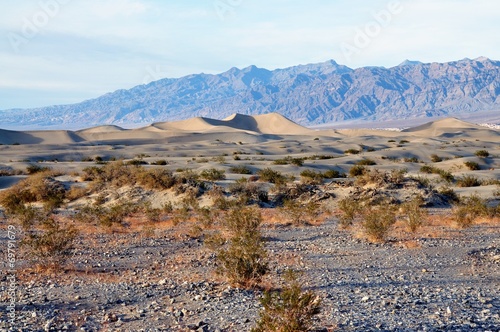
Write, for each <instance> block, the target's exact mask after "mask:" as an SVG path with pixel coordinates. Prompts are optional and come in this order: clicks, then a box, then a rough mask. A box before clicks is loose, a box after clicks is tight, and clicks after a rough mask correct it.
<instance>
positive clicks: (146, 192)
mask: <svg viewBox="0 0 500 332" xmlns="http://www.w3.org/2000/svg"><path fill="white" fill-rule="evenodd" d="M0 143H1V144H2V145H0V194H1V193H2V192H7V191H8V190H10V188H13V187H15V186H16V184H17V185H19V184H22V183H24V182H23V181H25V180H26V179H29V178H31V177H32V176H34V175H29V174H28V173H29V172H28V171H27V170H28V169H29V168H30V167H33V166H34V165H35V166H36V167H38V168H48V169H50V171H51V172H53V176H52V177H51V180H50V181H52V182H51V183H57V184H60V185H62V186H63V187H64V188H65V190H68V191H69V190H71V188H73V189H75V188H80V190H81V192H82V194H81V195H79V196H78V197H75V198H74V199H67V198H66V199H65V201H64V204H63V205H62V206H60V207H58V208H57V209H55V210H53V211H52V212H53V214H54V216H53V217H54V219H55V220H57V221H58V222H61V223H64V224H71V225H73V226H74V227H75V228H77V229H78V237H77V238H76V240H75V243H74V249H73V250H72V251H71V255H70V256H69V259H68V260H67V261H66V262H65V264H64V265H62V266H60V267H59V268H58V269H56V270H54V269H50V268H47V267H43V266H41V265H40V264H38V263H40V262H34V261H33V260H31V259H29V257H28V256H27V255H28V252H27V249H26V248H25V247H23V246H21V242H22V239H23V234H24V230H23V229H22V228H21V226H20V224H19V220H18V218H16V217H15V216H12V215H9V214H8V213H6V211H3V212H2V213H1V216H2V218H1V219H0V227H1V229H2V230H3V231H2V233H1V234H2V235H1V236H0V241H1V243H2V246H1V248H0V251H1V252H2V255H3V257H8V253H10V252H11V251H10V250H9V249H8V246H9V243H10V242H9V235H10V234H11V233H9V232H8V230H14V231H15V232H14V233H15V236H14V244H15V246H14V248H15V250H16V251H15V253H16V259H15V264H14V266H13V267H12V266H9V262H8V261H7V260H5V261H4V265H3V267H2V271H5V272H2V287H3V290H4V291H3V292H2V295H1V298H0V299H1V303H0V307H1V308H2V313H0V315H1V316H0V328H1V329H3V330H7V331H11V330H12V331H60V330H68V331H73V330H75V331H76V330H79V331H140V330H143V331H189V330H199V331H249V330H250V329H251V328H252V327H254V326H255V322H256V321H257V320H258V315H259V309H260V308H261V305H260V302H259V298H260V297H261V295H262V291H263V290H264V289H277V290H279V289H280V287H282V286H283V283H282V279H281V278H280V277H281V276H282V275H283V273H284V271H285V270H286V269H288V268H291V269H294V270H298V271H300V272H301V273H302V274H301V277H300V280H301V281H302V282H303V287H304V290H312V291H314V292H315V293H316V294H317V296H318V297H319V298H320V299H321V302H322V311H321V313H320V314H319V315H318V316H316V317H315V320H314V322H313V325H314V327H315V328H316V330H322V331H372V330H373V331H376V330H382V331H425V330H427V331H437V330H456V331H458V330H461V331H500V329H499V328H498V327H499V326H500V221H499V217H498V214H497V215H492V216H491V217H485V216H477V218H475V220H474V223H473V224H472V225H471V226H470V227H467V228H462V227H459V225H457V223H456V221H455V219H454V214H453V212H454V209H456V206H458V205H457V204H458V203H453V202H452V200H450V199H448V198H449V197H447V196H446V195H445V194H444V192H446V191H447V190H448V192H449V191H450V190H451V191H453V192H455V193H456V194H457V195H458V196H459V197H462V198H464V197H468V196H471V195H476V196H478V197H480V198H482V199H484V202H485V203H486V204H487V206H489V207H490V208H491V209H494V208H495V207H496V206H498V204H499V198H500V186H499V183H500V131H498V130H494V129H489V128H485V127H480V126H477V125H473V124H470V123H467V122H463V121H459V120H456V119H443V120H439V121H435V122H432V123H428V124H424V125H421V126H418V127H415V128H411V129H406V130H404V131H387V130H374V129H342V130H333V129H332V130H311V129H307V128H303V127H300V126H298V125H296V124H294V123H292V122H290V121H288V120H287V119H285V118H283V117H281V116H279V115H277V114H269V115H263V116H255V117H250V116H243V115H234V116H232V117H230V118H228V119H225V120H212V119H204V118H197V119H190V120H185V121H180V122H173V123H158V124H153V125H151V126H147V127H144V128H138V129H132V130H124V129H122V128H120V127H115V126H102V127H96V128H90V129H86V130H81V131H76V132H73V131H30V132H15V131H6V130H0ZM478 151H483V152H484V151H487V152H488V155H485V154H484V153H478ZM111 160H123V162H125V163H127V162H130V161H133V162H134V161H135V164H140V165H141V166H140V167H142V168H144V169H146V170H151V169H161V170H169V171H171V172H172V173H173V174H185V172H186V169H188V170H192V171H193V172H194V173H195V174H200V173H202V172H203V171H209V170H212V169H217V170H223V171H224V172H225V178H224V179H217V180H204V181H203V182H204V189H203V190H201V191H200V190H198V189H197V190H198V191H197V193H196V194H195V195H194V199H195V201H196V202H195V204H196V205H197V206H201V207H207V208H209V209H212V210H214V209H215V207H214V206H215V199H214V197H215V196H214V194H213V192H214V191H215V189H214V188H216V189H217V192H218V195H219V196H217V197H220V195H222V197H224V198H225V199H226V200H228V201H231V200H232V199H234V197H233V196H234V195H233V194H232V192H231V188H232V186H233V185H234V184H235V183H236V182H237V181H239V179H241V178H245V179H246V180H247V182H246V183H254V184H255V185H256V186H258V188H259V189H260V190H264V191H266V193H267V194H268V199H266V200H265V201H262V202H253V203H255V204H253V205H254V206H255V207H256V208H258V210H259V211H260V213H261V214H262V217H263V222H262V227H261V232H262V235H263V238H264V240H265V248H266V251H267V253H268V257H269V272H268V273H267V274H266V275H265V276H264V278H263V280H262V281H261V283H260V285H259V286H258V287H253V288H244V287H235V286H234V285H233V286H231V285H230V283H228V281H227V279H226V278H224V276H221V275H219V274H216V273H215V270H216V267H217V261H216V255H215V254H214V251H213V250H211V249H209V248H208V247H207V246H206V244H205V242H206V240H207V238H208V235H209V233H210V232H212V230H211V229H208V228H207V229H206V230H205V229H203V227H199V226H198V223H199V218H200V215H199V214H197V213H196V212H195V211H193V210H190V211H189V213H185V214H183V215H182V216H181V217H179V215H176V214H175V213H176V211H180V210H181V209H182V208H183V206H184V205H185V204H186V202H187V200H186V197H187V196H188V193H189V190H190V189H189V188H188V190H187V189H186V187H189V186H188V184H184V185H183V186H184V187H183V190H181V191H179V190H174V189H166V190H158V189H148V188H144V187H142V186H140V185H135V184H134V185H120V186H117V185H112V184H109V185H106V186H102V187H100V189H99V190H97V191H96V190H92V188H93V187H92V183H91V181H89V180H87V179H85V178H84V177H83V176H82V174H83V173H85V169H86V168H88V167H104V166H105V165H104V164H105V163H106V162H110V161H111ZM294 160H300V161H301V162H300V163H294V162H293V161H294ZM363 160H364V161H367V160H368V161H370V163H366V162H365V163H364V162H363ZM96 161H97V162H96ZM157 164H162V165H157ZM359 164H364V165H365V166H364V171H365V172H367V173H366V174H375V173H369V172H378V173H377V174H391V173H390V172H395V171H398V170H399V171H400V173H399V174H402V180H400V181H401V182H400V183H399V184H398V185H393V184H391V183H387V181H388V180H387V181H386V180H380V179H379V180H380V181H378V182H377V181H373V182H370V180H367V181H364V182H360V181H358V178H357V177H355V176H353V175H352V173H351V174H350V171H351V169H352V168H353V167H355V166H356V165H359ZM470 165H473V166H474V167H470ZM237 166H239V167H240V168H243V167H244V168H245V169H247V170H248V173H250V174H237V173H238V172H236V171H235V168H236V167H237ZM422 166H430V169H433V170H439V171H440V172H442V173H441V174H440V173H439V172H423V171H422ZM130 167H132V166H130ZM134 167H135V166H134ZM266 168H271V169H272V170H274V171H278V172H280V173H281V174H283V175H285V176H287V180H286V183H285V185H284V186H283V187H281V188H277V187H278V186H277V185H275V184H272V183H269V182H268V181H263V180H262V179H261V178H259V176H258V174H260V173H259V171H262V170H264V169H266ZM471 168H472V169H471ZM474 168H477V169H474ZM305 170H311V171H314V172H317V173H318V172H321V173H324V172H326V171H328V170H335V171H338V173H339V174H346V177H340V176H339V177H337V178H331V179H321V180H317V179H316V180H315V181H311V180H312V179H310V178H307V177H304V171H305ZM301 173H302V175H301ZM443 173H446V174H450V175H451V176H452V179H448V180H446V179H443V176H442V174H443ZM466 180H469V182H473V184H465V183H466V182H467V181H466ZM470 180H473V181H470ZM384 181H385V182H384ZM75 191H76V190H75ZM211 193H212V194H211ZM416 196H420V197H422V199H423V202H422V205H423V206H425V207H424V210H425V211H426V212H427V213H428V215H427V216H426V217H425V220H424V222H423V225H422V226H421V227H420V228H419V229H418V230H417V231H416V232H409V231H408V229H407V227H406V225H405V220H404V218H403V217H401V218H398V220H397V221H396V223H395V224H394V225H393V227H392V228H391V230H390V231H389V233H388V234H387V236H386V237H385V239H384V240H383V241H373V240H371V239H370V238H369V237H367V236H366V234H365V233H364V231H363V229H362V228H361V227H360V224H359V222H355V223H354V225H352V226H350V227H347V228H344V227H341V225H340V224H339V220H340V218H341V217H342V210H341V209H340V208H339V201H340V200H342V199H343V198H346V197H348V198H353V199H355V200H357V199H358V198H359V199H360V200H367V201H370V200H371V201H376V200H377V199H378V198H383V199H384V200H385V201H387V202H391V203H394V204H395V205H396V206H400V205H401V204H402V203H404V202H406V201H410V200H411V199H412V198H414V197H416ZM283 197H289V198H291V199H293V200H295V201H297V202H299V204H304V206H306V205H305V204H307V203H309V202H314V203H316V204H317V207H318V212H317V213H316V214H315V215H314V217H311V218H310V219H308V220H307V222H303V223H300V225H295V224H293V223H291V222H290V220H288V219H289V217H290V215H289V214H287V211H284V210H283V208H282V207H281V206H282V204H283ZM123 203H133V204H142V206H147V207H148V209H150V210H151V209H152V210H154V209H156V210H155V211H161V212H158V215H157V216H156V218H155V220H154V221H151V220H148V217H147V215H146V213H141V212H134V213H130V214H129V215H127V216H126V217H125V218H124V219H123V221H122V222H120V223H116V224H114V223H113V224H112V225H111V226H109V227H108V226H102V225H99V224H98V223H82V222H80V221H78V220H77V218H75V217H74V216H75V215H76V213H78V211H80V210H81V209H82V208H83V207H85V206H90V205H101V206H102V207H103V208H112V207H113V206H116V205H117V204H123ZM167 203H170V204H172V209H173V212H172V211H170V212H165V211H164V210H160V208H162V207H163V206H165V204H167ZM183 204H184V205H183ZM190 204H192V202H191V203H190ZM31 205H33V206H34V207H37V208H38V207H40V208H41V207H42V205H43V204H42V203H41V202H34V203H33V204H31ZM240 208H243V206H241V207H240ZM4 210H5V209H4ZM497 210H498V209H497ZM148 211H149V210H148ZM225 213H226V212H224V211H222V212H220V214H217V217H214V218H215V220H216V221H215V226H211V227H217V220H220V219H223V218H224V216H225ZM304 218H305V217H304ZM10 240H12V238H11V239H10ZM11 242H12V241H11ZM42 265H43V264H42ZM9 271H10V272H9ZM12 278H14V279H15V291H16V296H15V299H14V300H15V304H16V318H15V319H14V321H13V322H11V321H9V317H8V315H7V312H8V305H9V303H10V301H11V300H12V299H13V297H12V294H11V293H9V292H8V289H9V287H11V286H12Z"/></svg>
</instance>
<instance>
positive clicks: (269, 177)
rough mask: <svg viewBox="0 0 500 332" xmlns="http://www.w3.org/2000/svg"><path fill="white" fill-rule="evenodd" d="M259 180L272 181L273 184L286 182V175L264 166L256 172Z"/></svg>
mask: <svg viewBox="0 0 500 332" xmlns="http://www.w3.org/2000/svg"><path fill="white" fill-rule="evenodd" d="M257 175H258V176H259V177H260V180H262V181H265V182H269V183H274V184H284V183H286V177H285V176H284V175H283V174H281V172H279V171H275V170H273V169H271V168H264V169H262V170H260V171H258V172H257Z"/></svg>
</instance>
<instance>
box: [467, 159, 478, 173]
mask: <svg viewBox="0 0 500 332" xmlns="http://www.w3.org/2000/svg"><path fill="white" fill-rule="evenodd" d="M464 165H465V166H467V168H468V169H470V170H471V171H479V170H480V169H481V167H479V164H478V163H476V162H475V161H466V162H464Z"/></svg>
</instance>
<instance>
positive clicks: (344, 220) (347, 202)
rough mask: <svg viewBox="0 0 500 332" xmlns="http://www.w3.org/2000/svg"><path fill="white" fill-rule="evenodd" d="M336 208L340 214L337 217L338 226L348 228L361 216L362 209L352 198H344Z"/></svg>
mask: <svg viewBox="0 0 500 332" xmlns="http://www.w3.org/2000/svg"><path fill="white" fill-rule="evenodd" d="M338 208H339V210H340V211H341V212H342V214H341V215H340V217H339V221H340V226H341V227H342V228H348V227H350V226H352V224H353V223H354V220H355V219H356V218H357V217H358V216H359V215H360V214H361V211H362V208H361V204H360V202H359V201H357V200H355V199H354V198H353V197H346V198H343V199H341V200H339V202H338Z"/></svg>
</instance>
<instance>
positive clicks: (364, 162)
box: [356, 159, 377, 166]
mask: <svg viewBox="0 0 500 332" xmlns="http://www.w3.org/2000/svg"><path fill="white" fill-rule="evenodd" d="M356 165H361V166H373V165H377V163H376V162H375V161H373V160H371V159H361V160H360V161H358V162H357V163H356Z"/></svg>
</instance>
